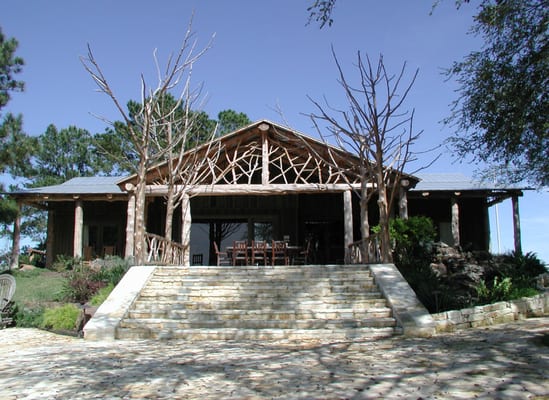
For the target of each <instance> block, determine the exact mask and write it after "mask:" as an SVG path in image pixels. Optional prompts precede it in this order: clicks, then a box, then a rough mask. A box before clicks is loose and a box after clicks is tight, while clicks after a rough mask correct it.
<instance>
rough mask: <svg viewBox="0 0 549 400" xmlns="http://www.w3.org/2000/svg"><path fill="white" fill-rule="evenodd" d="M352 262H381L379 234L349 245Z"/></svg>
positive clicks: (349, 257)
mask: <svg viewBox="0 0 549 400" xmlns="http://www.w3.org/2000/svg"><path fill="white" fill-rule="evenodd" d="M347 247H348V252H347V254H348V256H347V257H348V260H347V262H349V263H350V264H374V263H379V262H381V249H380V247H379V238H378V237H377V235H371V236H370V237H369V238H366V239H361V240H358V241H356V242H353V243H350V244H349V245H348V246H347Z"/></svg>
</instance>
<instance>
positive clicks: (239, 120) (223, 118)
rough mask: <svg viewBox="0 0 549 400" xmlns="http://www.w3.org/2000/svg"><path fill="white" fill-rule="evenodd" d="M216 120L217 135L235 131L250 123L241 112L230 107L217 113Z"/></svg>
mask: <svg viewBox="0 0 549 400" xmlns="http://www.w3.org/2000/svg"><path fill="white" fill-rule="evenodd" d="M217 121H218V128H217V134H218V135H219V136H222V135H225V134H227V133H230V132H233V131H236V130H237V129H239V128H242V127H244V126H246V125H250V124H251V123H252V121H250V119H249V118H248V116H247V115H246V114H244V113H243V112H237V111H234V110H230V109H229V110H223V111H221V112H219V114H217Z"/></svg>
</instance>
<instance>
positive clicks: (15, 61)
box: [0, 28, 25, 110]
mask: <svg viewBox="0 0 549 400" xmlns="http://www.w3.org/2000/svg"><path fill="white" fill-rule="evenodd" d="M18 45H19V43H18V42H17V40H16V39H15V38H11V39H6V38H5V37H4V34H3V33H2V28H0V110H1V109H2V108H3V107H4V106H5V105H6V104H8V101H9V100H10V92H20V91H22V90H23V89H24V87H25V85H24V83H23V82H22V81H18V80H16V79H15V78H14V74H18V73H19V72H21V70H22V67H23V65H24V61H23V59H22V58H21V57H16V56H15V51H16V50H17V46H18Z"/></svg>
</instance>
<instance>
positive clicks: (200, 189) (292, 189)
mask: <svg viewBox="0 0 549 400" xmlns="http://www.w3.org/2000/svg"><path fill="white" fill-rule="evenodd" d="M369 186H370V187H373V185H370V184H369ZM358 188H360V184H355V185H348V184H346V183H338V184H314V183H311V184H292V183H290V184H271V185H246V184H242V185H233V184H222V185H196V186H193V187H187V188H185V187H183V186H178V187H176V190H186V191H187V192H188V193H189V195H190V196H225V195H226V196H230V195H276V194H298V193H309V194H314V193H342V192H345V191H347V190H349V189H358ZM167 193H168V187H167V186H166V185H150V186H147V195H148V196H165V195H166V194H167Z"/></svg>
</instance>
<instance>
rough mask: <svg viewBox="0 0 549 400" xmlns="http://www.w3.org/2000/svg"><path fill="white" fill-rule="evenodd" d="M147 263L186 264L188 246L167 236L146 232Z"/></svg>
mask: <svg viewBox="0 0 549 400" xmlns="http://www.w3.org/2000/svg"><path fill="white" fill-rule="evenodd" d="M145 240H146V242H147V261H146V262H147V264H163V265H184V264H185V253H186V251H187V248H186V247H187V246H184V245H182V244H181V243H177V242H174V241H172V240H167V239H166V238H165V237H163V236H160V235H155V234H154V233H146V234H145Z"/></svg>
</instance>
